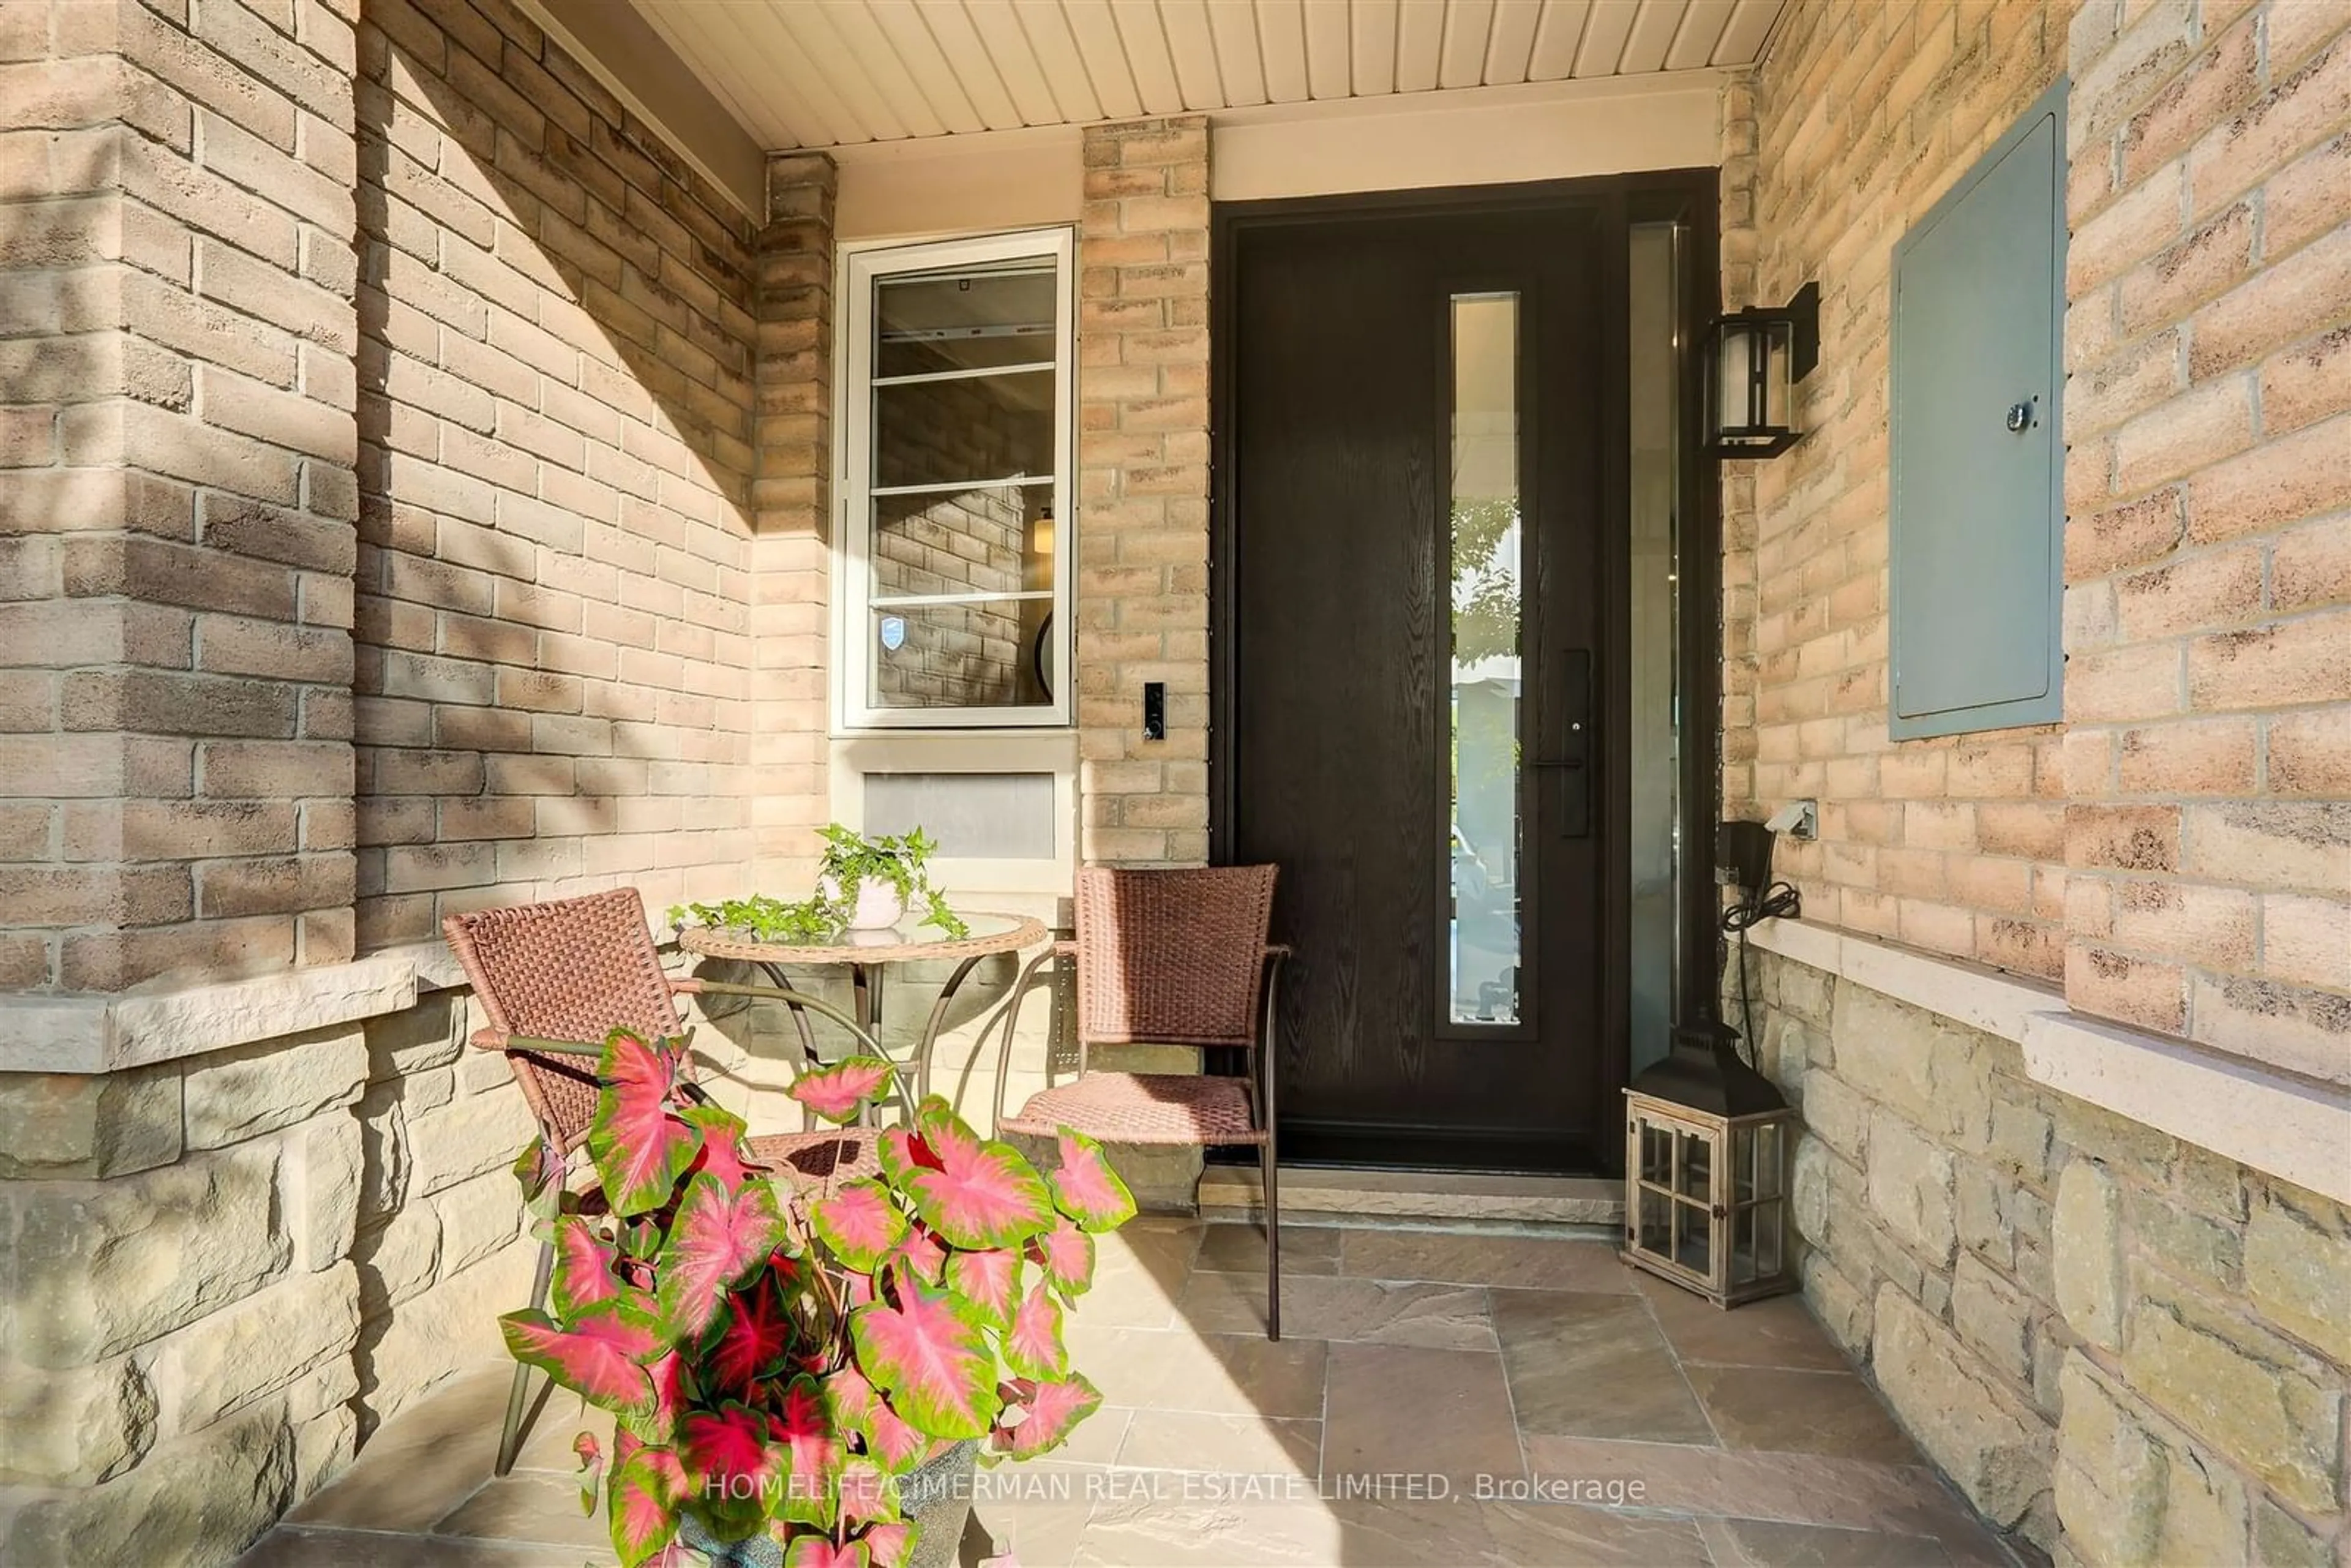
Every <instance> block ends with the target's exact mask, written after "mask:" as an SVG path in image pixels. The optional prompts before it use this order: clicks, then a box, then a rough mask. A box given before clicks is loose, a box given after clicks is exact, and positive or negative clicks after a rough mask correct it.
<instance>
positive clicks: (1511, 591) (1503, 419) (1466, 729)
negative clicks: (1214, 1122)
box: [1447, 294, 1524, 1024]
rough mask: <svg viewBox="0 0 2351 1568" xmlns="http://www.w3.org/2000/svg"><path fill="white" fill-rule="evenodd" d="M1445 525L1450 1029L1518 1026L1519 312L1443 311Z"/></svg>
mask: <svg viewBox="0 0 2351 1568" xmlns="http://www.w3.org/2000/svg"><path fill="white" fill-rule="evenodd" d="M1452 481H1453V483H1452V496H1451V497H1450V504H1451V512H1450V517H1449V530H1448V531H1449V532H1450V535H1451V540H1450V544H1449V549H1448V555H1449V559H1450V562H1451V568H1450V574H1451V578H1452V581H1451V583H1450V584H1449V590H1450V598H1451V601H1452V615H1451V618H1450V622H1451V634H1452V649H1451V657H1450V660H1449V664H1450V674H1449V680H1448V685H1449V691H1448V693H1447V695H1448V698H1449V706H1450V709H1451V724H1452V737H1451V748H1452V758H1453V762H1452V791H1451V794H1452V809H1453V820H1452V823H1451V837H1452V893H1453V898H1452V905H1453V909H1452V921H1451V931H1450V936H1451V954H1452V975H1451V981H1452V983H1451V987H1450V1005H1449V1009H1448V1011H1449V1016H1450V1019H1451V1021H1453V1022H1455V1023H1499V1024H1511V1023H1516V1022H1518V1021H1519V860H1520V844H1519V834H1520V823H1519V767H1520V756H1519V705H1520V657H1519V655H1520V619H1521V610H1520V601H1521V598H1522V591H1521V585H1520V551H1521V546H1522V539H1523V537H1524V535H1523V530H1522V529H1521V528H1520V517H1519V420H1518V298H1517V296H1515V295H1510V294H1483V295H1463V296H1459V297H1458V298H1455V300H1454V301H1453V451H1452Z"/></svg>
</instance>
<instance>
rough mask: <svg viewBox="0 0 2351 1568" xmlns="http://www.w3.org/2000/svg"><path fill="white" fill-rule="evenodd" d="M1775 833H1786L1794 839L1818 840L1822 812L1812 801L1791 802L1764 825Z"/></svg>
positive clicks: (1774, 813) (1773, 814)
mask: <svg viewBox="0 0 2351 1568" xmlns="http://www.w3.org/2000/svg"><path fill="white" fill-rule="evenodd" d="M1763 825H1764V826H1765V827H1767V828H1769V829H1771V831H1773V832H1775V833H1785V834H1787V835H1788V836H1789V837H1790V838H1792V839H1812V838H1818V837H1819V836H1820V831H1821V819H1820V811H1819V810H1818V808H1817V807H1815V806H1814V805H1813V802H1812V801H1810V800H1791V801H1789V802H1788V803H1787V804H1786V805H1784V806H1782V807H1781V808H1780V809H1779V810H1776V811H1774V812H1772V813H1771V821H1767V822H1765V823H1764V824H1763Z"/></svg>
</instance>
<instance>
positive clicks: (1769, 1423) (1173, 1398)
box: [245, 1217, 2014, 1568]
mask: <svg viewBox="0 0 2351 1568" xmlns="http://www.w3.org/2000/svg"><path fill="white" fill-rule="evenodd" d="M1264 1256H1265V1255H1264V1251H1263V1245H1262V1241H1261V1239H1260V1237H1259V1233H1258V1232H1257V1231H1256V1230H1255V1229H1254V1228H1249V1227H1246V1226H1235V1225H1200V1224H1196V1223H1192V1222H1188V1221H1182V1220H1176V1219H1167V1218H1151V1217H1146V1218H1143V1219H1140V1220H1137V1221H1136V1222H1134V1224H1133V1225H1131V1226H1129V1227H1128V1228H1126V1229H1125V1230H1124V1231H1123V1232H1121V1233H1120V1234H1119V1235H1118V1236H1116V1237H1114V1238H1111V1239H1107V1240H1106V1242H1105V1245H1104V1246H1103V1248H1102V1264H1101V1269H1100V1273H1099V1276H1098V1280H1097V1284H1096V1287H1095V1289H1094V1291H1093V1292H1092V1294H1090V1295H1089V1296H1087V1297H1086V1298H1085V1299H1084V1300H1083V1301H1081V1302H1080V1303H1079V1306H1078V1308H1077V1310H1076V1311H1075V1312H1073V1313H1072V1315H1071V1322H1070V1326H1069V1333H1068V1338H1069V1343H1070V1347H1071V1354H1072V1356H1073V1358H1074V1359H1075V1361H1076V1363H1077V1364H1078V1366H1079V1367H1080V1369H1081V1370H1082V1371H1084V1372H1085V1373H1086V1374H1087V1375H1089V1376H1091V1377H1092V1378H1093V1380H1094V1381H1095V1382H1096V1383H1097V1384H1098V1385H1100V1386H1101V1388H1102V1393H1103V1396H1104V1404H1103V1406H1102V1409H1101V1410H1100V1411H1099V1412H1097V1413H1096V1414H1095V1416H1093V1417H1092V1419H1091V1420H1090V1421H1088V1422H1087V1423H1086V1425H1085V1426H1084V1427H1081V1429H1080V1431H1079V1432H1078V1434H1077V1435H1076V1437H1074V1438H1073V1439H1072V1440H1071V1444H1070V1446H1069V1447H1067V1448H1064V1449H1062V1450H1061V1451H1060V1452H1059V1453H1057V1454H1055V1455H1053V1456H1051V1457H1050V1458H1046V1459H1042V1460H1039V1461H1035V1462H1032V1463H1030V1464H1028V1465H1023V1466H1019V1467H1008V1468H1005V1469H996V1470H987V1471H983V1472H982V1473H981V1477H980V1486H981V1492H980V1496H979V1498H978V1500H977V1502H976V1504H975V1507H974V1511H973V1527H972V1528H971V1529H970V1530H969V1531H967V1533H966V1536H965V1541H964V1554H965V1561H966V1562H967V1563H970V1562H976V1561H977V1559H978V1558H979V1557H981V1556H983V1555H986V1554H987V1552H989V1551H990V1550H991V1548H992V1549H994V1550H998V1551H1001V1550H1005V1549H1009V1550H1010V1551H1011V1552H1013V1553H1014V1554H1015V1556H1016V1557H1017V1559H1018V1561H1019V1563H1021V1564H1022V1565H1023V1568H1057V1565H1062V1564H1071V1565H1074V1564H1102V1565H1106V1568H1158V1565H1160V1564H1176V1563H1204V1564H1215V1565H1217V1568H1241V1565H1243V1564H1250V1563H1269V1564H1306V1565H1316V1568H1371V1565H1375V1564H1388V1563H1432V1562H1434V1563H1447V1564H1468V1563H1491V1564H1523V1565H1529V1568H1535V1565H1540V1568H1581V1565H1583V1564H1586V1563H1592V1564H1611V1563H1624V1564H1636V1565H1638V1568H1672V1565H1675V1564H1684V1563H1687V1564H1690V1565H1692V1568H1779V1565H1782V1564H1787V1565H1791V1568H1792V1565H1794V1564H1800V1563H1801V1564H1822V1565H1823V1568H1873V1565H1878V1564H1885V1565H1890V1568H1945V1565H1951V1568H1956V1565H1961V1564H1997V1565H2009V1564H2011V1563H2013V1561H2014V1559H2012V1558H2011V1555H2010V1554H2009V1553H2008V1552H2006V1551H2005V1550H2004V1548H2003V1547H2002V1546H2001V1543H2000V1542H1998V1541H1996V1540H1995V1539H1994V1538H1993V1537H1992V1536H1991V1534H1990V1533H1989V1532H1987V1531H1985V1530H1984V1528H1983V1527H1982V1526H1981V1525H1980V1523H1979V1522H1978V1521H1976V1520H1975V1519H1974V1517H1973V1516H1972V1515H1970V1513H1969V1512H1968V1511H1967V1509H1966V1507H1965V1506H1964V1505H1963V1504H1962V1503H1961V1502H1960V1501H1959V1499H1958V1498H1957V1497H1956V1495H1955V1494H1954V1493H1953V1492H1951V1490H1949V1488H1948V1487H1947V1486H1946V1485H1945V1484H1944V1483H1943V1482H1942V1481H1941V1480H1940V1479H1938V1477H1937V1476H1936V1474H1935V1472H1934V1471H1933V1470H1932V1469H1928V1467H1927V1464H1926V1461H1925V1460H1924V1459H1923V1458H1920V1457H1919V1455H1918V1453H1917V1450H1916V1449H1915V1448H1912V1446H1911V1445H1910V1442H1909V1440H1908V1439H1907V1437H1905V1436H1904V1435H1903V1433H1902V1431H1901V1428H1900V1427H1897V1426H1896V1424H1895V1422H1894V1420H1893V1418H1892V1416H1889V1415H1888V1414H1887V1413H1886V1408H1885V1406H1883V1405H1882V1404H1880V1403H1879V1401H1878V1399H1877V1397H1876V1395H1875V1394H1874V1393H1873V1392H1872V1391H1871V1390H1870V1388H1869V1386H1868V1385H1867V1384H1865V1382H1863V1381H1862V1379H1861V1378H1860V1377H1858V1376H1856V1375H1855V1374H1854V1373H1853V1371H1852V1370H1851V1369H1850V1368H1849V1367H1848V1365H1847V1364H1846V1363H1845V1361H1844V1357H1843V1356H1842V1355H1841V1354H1839V1353H1838V1351H1837V1349H1836V1347H1835V1346H1834V1344H1833V1343H1831V1342H1830V1341H1829V1340H1828V1338H1827V1336H1826V1335H1825V1334H1823V1333H1822V1331H1821V1330H1820V1328H1819V1327H1818V1326H1817V1325H1816V1324H1815V1323H1814V1322H1813V1320H1812V1318H1811V1317H1810V1316H1809V1315H1808V1314H1807V1313H1806V1312H1805V1310H1804V1308H1803V1306H1802V1303H1801V1302H1800V1301H1796V1300H1794V1299H1792V1298H1785V1299H1782V1300H1778V1301H1761V1302H1756V1303H1754V1304H1752V1305H1750V1306H1746V1307H1742V1308H1740V1309H1739V1310H1737V1311H1736V1312H1728V1313H1726V1312H1718V1311H1717V1310H1716V1309H1715V1308H1713V1307H1712V1306H1709V1305H1708V1304H1707V1303H1706V1302H1704V1301H1698V1299H1696V1298H1695V1297H1691V1296H1688V1295H1685V1294H1683V1293H1682V1292H1680V1291H1677V1290H1675V1289H1674V1288H1672V1287H1671V1286H1667V1285H1663V1284H1660V1283H1658V1282H1657V1281H1654V1280H1650V1279H1646V1278H1645V1277H1642V1276H1639V1275H1636V1274H1635V1273H1634V1272H1632V1271H1631V1270H1627V1269H1625V1267H1624V1266H1623V1265H1621V1264H1620V1263H1618V1262H1617V1260H1616V1259H1615V1255H1614V1251H1613V1250H1612V1249H1611V1248H1610V1247H1609V1246H1608V1245H1607V1244H1606V1243H1604V1242H1601V1241H1596V1240H1582V1239H1558V1238H1552V1237H1537V1236H1527V1235H1510V1234H1492V1233H1475V1232H1460V1231H1440V1230H1416V1229H1406V1228H1377V1229H1370V1228H1365V1229H1355V1228H1333V1227H1306V1226H1294V1227H1286V1228H1284V1230H1283V1232H1282V1261H1283V1269H1282V1328H1283V1331H1284V1335H1285V1337H1284V1338H1283V1339H1282V1341H1281V1342H1280V1343H1279V1344H1275V1343H1268V1342H1267V1341H1266V1339H1265V1337H1264V1301H1265V1293H1264V1283H1265V1277H1264V1269H1265V1264H1264ZM506 1388H507V1369H506V1368H504V1367H501V1366H485V1367H483V1368H481V1369H480V1370H478V1371H476V1372H474V1373H469V1374H467V1375H464V1376H462V1377H459V1378H456V1379H454V1380H452V1381H451V1383H450V1384H449V1385H447V1386H446V1387H444V1388H443V1389H441V1390H439V1391H436V1392H435V1393H434V1395H432V1396H430V1397H428V1398H427V1399H425V1400H424V1401H423V1402H422V1403H421V1404H419V1405H418V1406H414V1407H413V1408H412V1409H410V1410H407V1411H403V1412H402V1414H401V1415H400V1416H397V1417H395V1418H394V1419H393V1420H392V1421H390V1422H388V1423H386V1424H385V1426H384V1427H383V1429H382V1430H381V1431H380V1432H379V1433H377V1434H376V1435H375V1437H374V1438H373V1440H372V1441H371V1443H370V1444H369V1445H368V1447H367V1448H366V1449H365V1450H364V1451H363V1452H362V1453H361V1454H360V1458H359V1460H358V1462H357V1463H356V1464H354V1465H353V1466H352V1467H351V1469H350V1471H349V1472H348V1473H346V1474H345V1475H344V1476H343V1477H342V1478H341V1479H340V1480H338V1481H337V1482H336V1483H335V1484H334V1485H333V1486H331V1487H329V1489H328V1490H325V1491H323V1492H321V1493H319V1495H318V1496H317V1497H315V1498H313V1499H311V1500H310V1501H309V1502H308V1503H307V1504H305V1505H304V1506H303V1507H302V1508H300V1509H299V1510H298V1511H296V1512H295V1513H294V1514H293V1516H292V1517H291V1518H290V1519H289V1520H288V1521H287V1522H286V1523H284V1524H282V1525H280V1526H279V1527H278V1528H277V1530H276V1531H273V1532H272V1533H271V1534H270V1535H269V1536H267V1537H266V1538H265V1539H264V1540H263V1541H262V1542H260V1544H258V1545H257V1546H256V1547H255V1548H254V1550H253V1551H252V1552H250V1553H248V1554H247V1556H246V1559H245V1565H246V1568H426V1565H434V1564H445V1565H447V1568H578V1565H580V1564H581V1563H603V1562H608V1561H610V1550H609V1546H608V1545H607V1544H606V1542H605V1538H604V1535H603V1530H602V1523H601V1520H598V1519H590V1518H584V1517H582V1515H581V1513H580V1500H579V1490H578V1488H577V1487H576V1486H575V1485H574V1483H573V1481H572V1479H571V1474H570V1472H571V1469H572V1468H573V1466H572V1460H571V1457H570V1442H571V1437H572V1434H573V1433H574V1432H575V1431H576V1430H577V1429H578V1428H579V1427H580V1422H578V1421H577V1420H576V1419H574V1418H573V1416H574V1412H575V1411H576V1409H577V1406H576V1402H573V1401H571V1400H570V1399H569V1397H568V1396H558V1397H557V1398H554V1399H551V1400H549V1401H547V1402H545V1403H544V1404H543V1405H542V1406H541V1407H540V1410H539V1413H538V1416H537V1418H536V1420H535V1423H534V1425H533V1427H532V1429H531V1431H530V1433H529V1434H528V1440H527V1442H526V1444H525V1447H524V1450H523V1455H522V1458H521V1461H520V1463H519V1464H518V1465H517V1468H516V1469H515V1472H514V1473H513V1474H512V1475H511V1476H508V1477H507V1478H506V1479H503V1480H498V1479H492V1478H491V1476H490V1460H491V1456H492V1452H493V1450H494V1448H496V1438H497V1428H498V1421H499V1416H500V1415H501V1414H502V1412H503V1410H504V1406H505V1399H506Z"/></svg>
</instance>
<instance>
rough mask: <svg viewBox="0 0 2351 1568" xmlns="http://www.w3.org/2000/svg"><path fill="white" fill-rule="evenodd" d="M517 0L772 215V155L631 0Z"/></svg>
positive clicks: (758, 217) (759, 219) (633, 106)
mask: <svg viewBox="0 0 2351 1568" xmlns="http://www.w3.org/2000/svg"><path fill="white" fill-rule="evenodd" d="M515 4H516V5H517V7H518V8H519V9H520V10H521V11H522V13H523V14H524V15H525V16H528V17H529V18H530V19H531V20H532V21H534V22H536V23H538V25H539V26H540V27H542V28H544V29H545V30H546V32H547V36H548V37H550V38H552V39H554V40H555V41H556V42H557V43H558V44H560V45H561V46H563V47H564V48H565V49H566V50H568V51H569V53H570V55H571V57H572V58H573V59H576V60H578V61H579V62H580V64H581V65H582V66H584V67H585V68H587V70H588V74H589V75H590V76H592V77H594V78H596V79H597V80H598V81H600V82H601V83H603V84H604V86H605V87H606V88H608V89H611V93H612V95H613V96H614V97H616V98H618V99H620V100H621V101H622V103H623V104H625V105H627V106H628V110H629V112H630V113H631V114H633V115H635V116H636V117H637V118H638V119H639V120H643V121H644V122H645V123H646V124H647V125H649V126H651V127H653V130H654V131H656V132H657V133H658V134H659V135H660V136H661V139H662V140H663V141H666V142H668V143H669V144H670V146H671V148H672V149H674V151H675V152H676V153H677V155H678V156H679V157H681V158H683V159H684V160H685V161H686V162H688V163H691V164H693V165H694V168H695V172H697V173H699V174H700V175H701V176H702V177H703V178H704V179H705V180H707V181H709V182H710V183H712V184H714V185H716V186H717V187H718V188H719V189H720V190H721V191H724V192H726V194H727V195H729V196H730V197H732V198H734V201H735V204H736V205H737V206H738V207H740V208H742V210H743V212H744V214H746V215H747V216H748V217H749V218H751V219H752V221H753V222H755V223H764V222H766V221H767V216H768V206H767V154H766V153H765V152H762V151H761V150H760V148H759V144H758V142H757V141H753V140H752V138H751V134H750V132H748V131H745V130H744V129H743V126H742V123H741V122H740V121H739V120H737V119H736V118H735V116H734V114H733V113H732V112H731V111H730V110H728V109H727V108H726V105H724V104H723V103H721V102H720V101H719V99H718V98H717V95H716V94H715V93H713V92H712V91H711V90H710V89H709V88H708V87H707V86H706V85H705V84H704V82H703V80H702V78H701V77H699V76H698V75H696V74H695V71H694V69H693V68H692V67H690V66H688V65H687V64H686V63H685V62H684V60H682V59H680V58H678V57H677V54H676V51H674V49H672V48H671V47H669V44H668V43H667V41H665V40H664V38H663V37H662V36H661V35H660V34H659V33H657V32H655V31H654V30H653V26H652V24H650V23H648V22H647V21H646V20H645V19H644V17H643V16H641V15H640V14H639V13H638V12H637V10H636V8H635V7H634V6H632V5H630V4H629V3H628V0H515ZM616 60H617V61H620V62H622V66H624V67H625V68H626V74H625V75H624V74H622V66H615V65H614V64H613V63H612V62H614V61H616Z"/></svg>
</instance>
